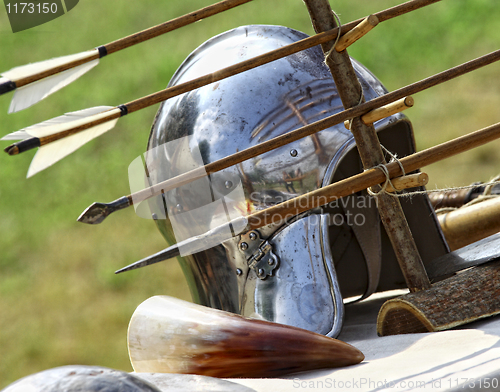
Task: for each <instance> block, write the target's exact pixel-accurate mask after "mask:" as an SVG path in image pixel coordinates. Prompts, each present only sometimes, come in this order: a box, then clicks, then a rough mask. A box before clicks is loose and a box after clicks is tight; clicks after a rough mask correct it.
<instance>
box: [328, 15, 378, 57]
mask: <svg viewBox="0 0 500 392" xmlns="http://www.w3.org/2000/svg"><path fill="white" fill-rule="evenodd" d="M378 22H379V20H378V18H377V17H376V16H375V15H370V16H368V17H366V18H365V19H364V20H363V21H362V22H361V23H359V24H358V25H357V26H356V27H355V28H353V29H352V30H350V31H349V32H347V33H345V34H344V35H343V36H342V37H340V39H339V42H337V44H336V45H335V50H336V51H337V52H342V51H343V50H346V49H347V48H348V47H349V46H351V45H352V44H353V43H354V42H356V41H357V40H358V39H360V38H361V37H363V36H364V35H365V34H367V33H368V32H369V31H370V30H371V29H373V28H374V27H375V26H376V25H378Z"/></svg>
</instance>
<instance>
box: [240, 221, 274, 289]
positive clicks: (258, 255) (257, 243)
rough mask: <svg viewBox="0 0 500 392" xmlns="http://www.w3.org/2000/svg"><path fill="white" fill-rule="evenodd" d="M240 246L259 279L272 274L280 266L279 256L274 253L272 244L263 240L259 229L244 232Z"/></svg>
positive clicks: (249, 266)
mask: <svg viewBox="0 0 500 392" xmlns="http://www.w3.org/2000/svg"><path fill="white" fill-rule="evenodd" d="M238 248H239V249H240V250H241V251H242V252H243V253H244V254H245V257H246V260H247V264H248V268H250V269H252V270H254V271H255V273H256V274H257V277H258V278H259V279H262V280H264V279H266V278H267V277H268V276H272V275H273V273H274V270H275V269H276V268H278V265H279V258H278V256H276V255H275V254H274V253H273V246H272V244H271V243H270V242H269V241H267V240H263V239H262V238H261V236H260V233H259V232H258V231H256V230H252V231H249V232H248V233H245V234H242V236H241V240H240V242H239V244H238Z"/></svg>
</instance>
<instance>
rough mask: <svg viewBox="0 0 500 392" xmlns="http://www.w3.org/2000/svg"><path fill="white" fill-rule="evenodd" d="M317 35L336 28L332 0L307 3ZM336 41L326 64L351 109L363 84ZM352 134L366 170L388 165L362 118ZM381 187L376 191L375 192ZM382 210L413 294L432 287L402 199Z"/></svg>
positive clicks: (390, 200) (382, 198)
mask: <svg viewBox="0 0 500 392" xmlns="http://www.w3.org/2000/svg"><path fill="white" fill-rule="evenodd" d="M304 1H305V4H306V6H307V9H308V11H309V14H310V16H311V20H312V23H313V26H314V29H315V30H316V32H321V31H325V30H331V29H333V28H335V27H337V26H336V21H335V18H334V16H333V12H332V9H331V8H330V4H329V3H328V0H304ZM333 45H334V42H332V41H330V42H327V43H325V44H322V49H323V52H324V53H328V57H327V59H326V64H327V65H328V67H329V68H330V71H331V73H332V76H333V79H334V81H335V84H336V86H337V90H338V93H339V96H340V98H341V100H342V103H343V105H344V107H345V108H351V107H354V106H357V105H359V104H361V103H362V102H364V99H363V98H362V89H361V85H360V83H359V81H358V79H357V77H356V74H355V72H354V68H353V66H352V63H351V60H350V58H349V55H348V54H347V51H346V50H344V51H342V52H340V53H339V52H337V51H335V50H331V49H332V47H333ZM351 132H352V133H353V135H354V138H355V140H356V144H357V147H358V151H359V154H360V158H361V161H362V163H363V166H364V168H365V169H369V168H373V167H376V166H378V165H379V164H386V162H385V158H384V154H383V152H382V148H381V146H380V143H379V140H378V137H377V134H376V132H375V128H374V127H373V126H368V125H365V124H363V122H362V121H361V119H360V118H359V117H356V118H354V119H353V120H352V123H351ZM378 190H380V187H378V188H377V189H375V192H377V191H378ZM377 200H378V203H377V205H378V209H379V213H380V217H381V219H382V223H383V224H384V227H385V229H386V232H387V234H388V236H389V239H390V241H391V244H392V246H393V249H394V253H395V255H396V258H397V260H398V263H399V265H400V267H401V271H402V272H403V276H404V277H405V280H406V284H407V286H408V288H409V289H410V291H412V292H414V291H419V290H425V289H428V288H430V286H431V285H430V281H429V278H428V277H427V273H426V271H425V268H424V265H423V263H422V259H421V258H420V254H419V252H418V249H417V246H416V244H415V241H414V239H413V236H412V234H411V231H410V228H409V226H408V222H407V221H406V218H405V216H404V213H403V210H402V208H401V204H400V203H399V200H398V199H397V198H395V197H393V196H391V195H389V194H387V193H381V194H380V195H378V199H377Z"/></svg>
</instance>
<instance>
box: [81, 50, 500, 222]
mask: <svg viewBox="0 0 500 392" xmlns="http://www.w3.org/2000/svg"><path fill="white" fill-rule="evenodd" d="M498 60H500V50H497V51H495V52H492V53H489V54H487V55H484V56H481V57H478V58H476V59H474V60H471V61H469V62H467V63H464V64H461V65H458V66H456V67H453V68H450V69H448V70H446V71H443V72H440V73H438V74H435V75H433V76H430V77H428V78H426V79H423V80H420V81H418V82H415V83H413V84H410V85H408V86H405V87H402V88H400V89H398V90H394V91H392V92H390V93H387V94H385V95H382V96H380V97H378V98H375V99H373V100H371V101H368V102H365V103H363V104H361V105H358V106H355V107H353V108H350V109H347V110H344V111H342V112H339V113H337V114H334V115H332V116H330V117H326V118H324V119H322V120H319V121H316V122H314V123H311V124H308V125H306V126H303V127H301V128H298V129H296V130H294V131H291V132H289V133H286V134H283V135H281V136H277V137H275V138H273V139H270V140H266V141H264V142H262V143H260V144H257V145H255V146H253V147H249V148H247V149H245V150H242V151H239V152H236V153H234V154H231V155H229V156H227V157H225V158H222V159H219V160H217V161H215V162H212V163H209V164H207V165H205V166H202V167H199V168H197V169H195V170H192V171H189V172H186V173H184V174H181V175H179V176H176V177H173V178H171V179H168V180H166V181H163V182H160V183H158V184H156V185H153V186H152V187H148V188H145V189H143V190H142V191H139V192H136V193H134V194H131V195H128V196H123V197H122V198H120V199H118V200H121V202H120V204H119V206H120V208H117V207H116V203H117V202H118V200H115V201H114V202H112V203H109V204H105V203H94V204H92V205H91V206H90V207H88V208H87V209H86V210H85V211H84V212H83V213H82V214H81V215H80V216H79V217H78V221H79V222H82V223H88V224H98V223H101V222H102V221H103V220H104V219H105V218H106V217H107V216H108V215H109V214H111V213H113V212H114V211H115V210H118V209H123V208H126V207H128V206H131V205H133V204H134V203H138V202H140V201H143V200H146V199H148V198H150V197H153V196H156V195H158V194H159V193H161V192H162V191H163V192H166V191H169V190H171V189H174V188H176V187H179V186H181V185H183V184H186V183H188V182H191V181H194V180H197V179H199V178H202V177H204V176H206V175H207V174H211V173H214V172H217V171H220V170H223V169H226V168H228V167H231V166H233V165H236V164H238V163H240V162H243V161H245V160H248V159H251V158H254V157H256V156H258V155H261V154H264V153H266V152H268V151H271V150H273V149H276V148H279V147H281V146H284V145H286V144H288V143H292V142H294V141H297V140H299V139H302V138H304V137H307V136H310V135H312V134H314V133H316V132H319V131H321V130H323V129H326V128H330V127H333V126H334V125H337V124H339V123H341V122H343V121H346V120H348V119H351V118H354V117H358V116H362V115H364V114H366V113H368V112H370V111H372V110H375V109H377V108H381V107H383V106H384V105H390V104H391V103H393V102H395V101H397V100H399V99H402V98H405V97H407V96H409V95H413V94H416V93H418V92H420V91H423V90H426V89H428V88H430V87H434V86H436V85H438V84H441V83H444V82H446V81H449V80H451V79H454V78H456V77H458V76H461V75H464V74H466V73H468V72H472V71H474V70H476V69H478V68H480V67H484V66H486V65H488V64H491V63H493V62H495V61H498Z"/></svg>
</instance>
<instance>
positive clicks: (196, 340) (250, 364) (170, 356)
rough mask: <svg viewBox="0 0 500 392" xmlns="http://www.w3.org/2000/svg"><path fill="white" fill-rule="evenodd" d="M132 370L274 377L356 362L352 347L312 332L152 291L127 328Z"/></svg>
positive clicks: (358, 356) (359, 356)
mask: <svg viewBox="0 0 500 392" xmlns="http://www.w3.org/2000/svg"><path fill="white" fill-rule="evenodd" d="M128 348H129V354H130V360H131V362H132V366H133V368H134V370H135V371H136V372H150V373H153V372H158V373H181V374H199V375H204V376H212V377H221V378H232V377H246V378H251V377H277V376H281V375H284V374H288V373H294V372H301V371H306V370H313V369H322V368H333V367H339V366H347V365H353V364H356V363H359V362H361V361H362V360H363V359H364V355H363V354H362V353H361V352H360V351H359V350H358V349H356V348H355V347H353V346H351V345H349V344H347V343H344V342H341V341H339V340H337V339H333V338H329V337H326V336H323V335H320V334H317V333H314V332H310V331H307V330H304V329H301V328H296V327H291V326H287V325H282V324H277V323H272V322H269V321H263V320H256V319H251V318H245V317H242V316H240V315H236V314H233V313H229V312H225V311H222V310H217V309H213V308H209V307H205V306H201V305H196V304H192V303H189V302H186V301H182V300H179V299H176V298H172V297H167V296H155V297H151V298H149V299H148V300H146V301H144V302H143V303H142V304H141V305H139V306H138V307H137V309H136V311H135V312H134V314H133V315H132V319H131V320H130V324H129V329H128Z"/></svg>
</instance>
